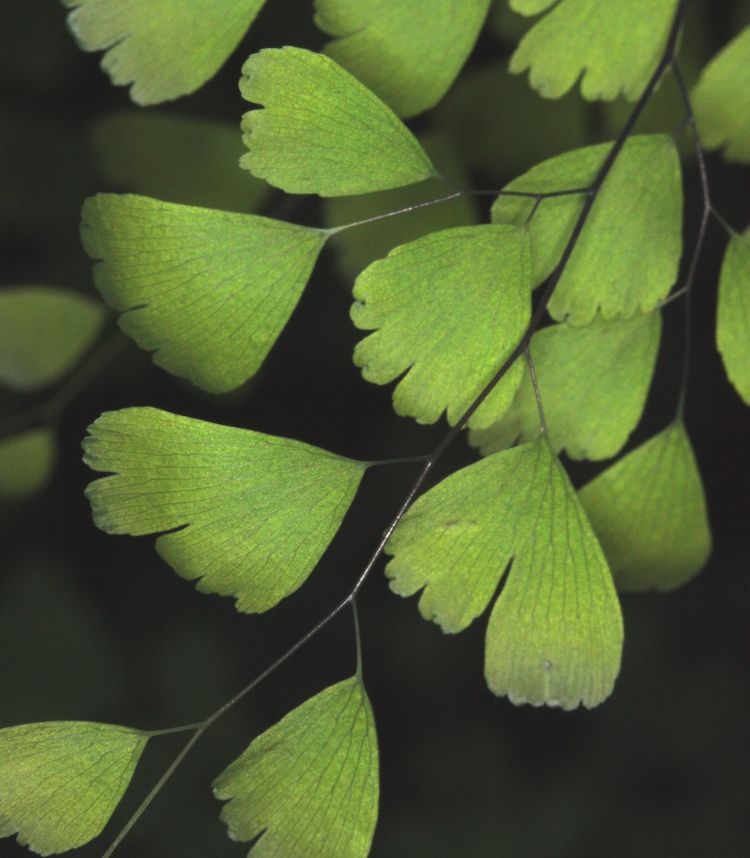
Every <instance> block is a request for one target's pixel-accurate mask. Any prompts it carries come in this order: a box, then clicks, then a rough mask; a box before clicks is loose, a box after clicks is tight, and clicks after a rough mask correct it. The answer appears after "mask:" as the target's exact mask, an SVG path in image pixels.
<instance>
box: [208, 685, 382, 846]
mask: <svg viewBox="0 0 750 858" xmlns="http://www.w3.org/2000/svg"><path fill="white" fill-rule="evenodd" d="M213 789H214V795H215V796H216V798H218V799H221V800H222V801H227V804H225V805H224V808H223V809H222V812H221V818H222V820H223V821H224V822H225V823H226V825H227V828H228V833H229V837H230V838H231V839H232V840H239V841H249V840H253V839H254V838H256V837H259V839H258V841H257V843H256V844H255V845H254V846H253V847H252V849H251V852H250V855H252V858H292V856H303V855H304V856H305V858H367V855H369V852H370V844H371V842H372V836H373V832H374V830H375V823H376V821H377V816H378V793H379V784H378V741H377V734H376V732H375V721H374V718H373V714H372V708H371V706H370V701H369V699H368V697H367V693H366V692H365V689H364V687H363V685H362V682H361V679H360V678H359V677H358V676H354V677H352V678H351V679H347V680H345V681H344V682H339V683H337V684H336V685H331V686H330V687H329V688H326V689H325V690H324V691H321V692H320V693H319V694H317V695H315V697H311V698H310V699H309V700H307V701H306V702H305V703H303V704H302V705H301V706H298V707H297V708H296V709H294V710H293V711H292V712H290V713H289V714H288V715H286V716H285V717H284V718H282V719H281V721H279V722H278V723H277V724H274V726H273V727H271V728H269V729H268V730H266V732H265V733H263V734H262V735H260V736H258V737H257V738H256V739H254V740H253V741H252V742H251V743H250V745H249V747H248V748H247V750H246V751H245V752H244V753H243V754H242V755H241V756H240V757H238V758H237V759H236V760H235V761H234V762H233V763H232V764H231V765H230V766H229V767H228V768H227V769H226V770H225V771H224V772H223V773H222V774H221V775H219V777H218V778H217V779H216V780H215V781H214V785H213Z"/></svg>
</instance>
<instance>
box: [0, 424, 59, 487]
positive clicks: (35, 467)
mask: <svg viewBox="0 0 750 858" xmlns="http://www.w3.org/2000/svg"><path fill="white" fill-rule="evenodd" d="M56 454H57V443H56V441H55V435H54V433H53V432H51V431H50V430H49V429H31V430H30V431H28V432H23V433H22V434H20V435H12V436H10V437H9V438H2V439H0V499H2V498H12V499H14V500H15V499H18V498H25V497H29V496H31V495H34V494H36V493H37V492H38V491H41V489H43V488H44V486H45V485H46V483H47V481H48V480H49V477H50V474H51V473H52V468H53V467H54V465H55V457H56Z"/></svg>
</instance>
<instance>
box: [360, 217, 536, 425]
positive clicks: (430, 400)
mask: <svg viewBox="0 0 750 858" xmlns="http://www.w3.org/2000/svg"><path fill="white" fill-rule="evenodd" d="M530 271H531V260H530V255H529V244H528V240H527V238H526V235H525V233H524V232H523V231H522V230H519V229H516V228H514V227H508V226H497V225H491V224H484V225H481V226H469V227H457V228H455V229H446V230H443V231H441V232H434V233H432V234H430V235H427V236H425V237H424V238H420V239H417V240H416V241H412V242H411V243H409V244H405V245H401V246H400V247H397V248H396V249H395V250H393V251H392V252H391V253H390V254H389V255H388V256H387V257H386V258H385V259H381V260H379V261H377V262H374V263H373V264H372V265H371V266H370V267H369V268H367V269H366V270H365V271H363V272H362V274H360V275H359V277H358V278H357V281H356V283H355V284H354V297H355V298H356V299H357V303H355V304H354V305H353V306H352V310H351V315H352V319H353V320H354V324H355V325H356V326H357V327H358V328H362V329H364V330H374V331H375V333H373V334H370V335H369V336H368V337H365V339H364V340H361V341H360V342H359V343H357V346H356V348H355V350H354V363H355V364H356V365H357V366H359V367H361V368H362V375H363V377H364V378H365V379H366V380H367V381H371V382H374V383H375V384H387V383H388V382H391V381H393V380H394V379H395V378H398V377H399V376H401V375H402V374H404V373H406V375H404V377H403V378H402V379H401V380H400V381H399V383H398V384H397V385H396V389H395V390H394V393H393V406H394V408H395V410H396V413H398V414H402V415H407V416H410V417H414V418H415V419H416V420H418V421H419V422H420V423H434V422H435V421H436V420H438V419H439V418H440V416H441V414H442V413H443V411H446V410H447V418H448V422H449V423H451V424H455V423H456V422H457V421H458V420H459V419H460V417H461V415H462V414H463V412H464V411H465V410H466V409H467V408H468V407H469V406H470V405H471V403H472V402H473V401H474V399H475V398H476V396H477V395H478V394H479V393H480V391H481V390H482V388H483V387H484V386H485V385H486V384H487V383H488V382H489V380H490V379H491V378H492V376H493V375H494V374H495V372H496V371H497V370H498V369H499V367H500V365H501V364H502V363H503V361H504V360H505V358H506V357H508V356H509V354H510V353H511V351H512V350H513V348H514V347H515V346H516V344H517V343H518V341H519V340H520V339H521V336H522V335H523V333H524V331H525V330H526V327H527V325H528V322H529V318H530V315H531V289H530ZM521 377H522V367H521V365H520V364H519V363H518V362H517V363H516V364H515V365H514V367H513V368H512V369H511V371H510V373H509V374H508V375H507V376H506V382H505V383H504V384H502V385H498V386H497V387H496V388H495V390H493V392H492V393H491V394H490V396H489V397H488V398H487V400H486V401H485V402H484V403H483V404H482V406H481V407H480V408H479V409H478V410H477V412H476V413H475V414H474V415H473V417H472V419H471V421H470V425H471V426H473V427H477V428H483V427H485V426H489V425H490V424H492V423H494V422H495V421H496V420H497V419H498V418H499V417H500V415H501V414H502V413H503V412H504V411H505V409H506V408H507V407H508V406H509V405H510V402H511V400H512V398H513V394H514V393H515V390H516V388H517V387H518V385H519V384H520V381H521Z"/></svg>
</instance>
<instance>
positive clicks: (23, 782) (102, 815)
mask: <svg viewBox="0 0 750 858" xmlns="http://www.w3.org/2000/svg"><path fill="white" fill-rule="evenodd" d="M147 741H148V735H147V734H145V733H141V732H140V731H138V730H133V729H131V728H129V727H117V726H114V725H112V724H96V723H92V722H87V721H46V722H42V723H39V724H22V725H21V726H19V727H6V728H4V729H2V730H0V837H8V836H10V835H11V834H15V833H16V832H18V841H19V843H21V844H22V845H24V846H28V847H29V848H31V849H33V850H34V852H38V853H39V854H40V855H52V854H53V853H56V852H66V851H67V850H68V849H74V848H75V847H76V846H81V845H83V844H84V843H88V841H89V840H91V839H92V838H94V837H96V835H97V834H99V832H100V831H101V830H102V829H103V828H104V826H105V825H106V823H107V821H108V820H109V817H110V816H111V815H112V811H113V810H114V809H115V807H116V806H117V804H118V802H119V801H120V799H121V798H122V794H123V793H124V792H125V790H126V789H127V786H128V784H129V783H130V779H131V777H132V776H133V772H134V770H135V767H136V765H137V763H138V760H139V758H140V756H141V753H142V752H143V749H144V747H145V746H146V742H147Z"/></svg>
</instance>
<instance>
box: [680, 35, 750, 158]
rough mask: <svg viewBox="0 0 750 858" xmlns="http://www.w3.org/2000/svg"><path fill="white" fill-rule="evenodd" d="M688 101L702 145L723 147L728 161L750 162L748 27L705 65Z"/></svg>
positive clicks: (749, 59)
mask: <svg viewBox="0 0 750 858" xmlns="http://www.w3.org/2000/svg"><path fill="white" fill-rule="evenodd" d="M692 103H693V110H694V111H695V116H696V119H697V120H698V127H699V129H700V133H701V141H702V142H703V144H704V145H705V146H706V147H707V148H709V149H718V148H719V147H723V148H724V154H725V155H726V157H727V158H729V159H730V160H731V161H743V162H748V161H750V27H745V29H744V30H743V31H742V32H741V33H739V34H738V35H737V36H735V37H734V39H732V41H731V42H729V44H728V45H726V46H725V47H724V48H723V49H722V50H721V51H720V52H719V53H718V54H717V55H716V56H715V57H714V58H713V59H712V60H711V62H710V63H709V64H708V65H707V66H706V68H705V69H704V70H703V74H702V75H701V78H700V80H699V81H698V84H697V86H696V87H695V89H694V90H693V93H692Z"/></svg>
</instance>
